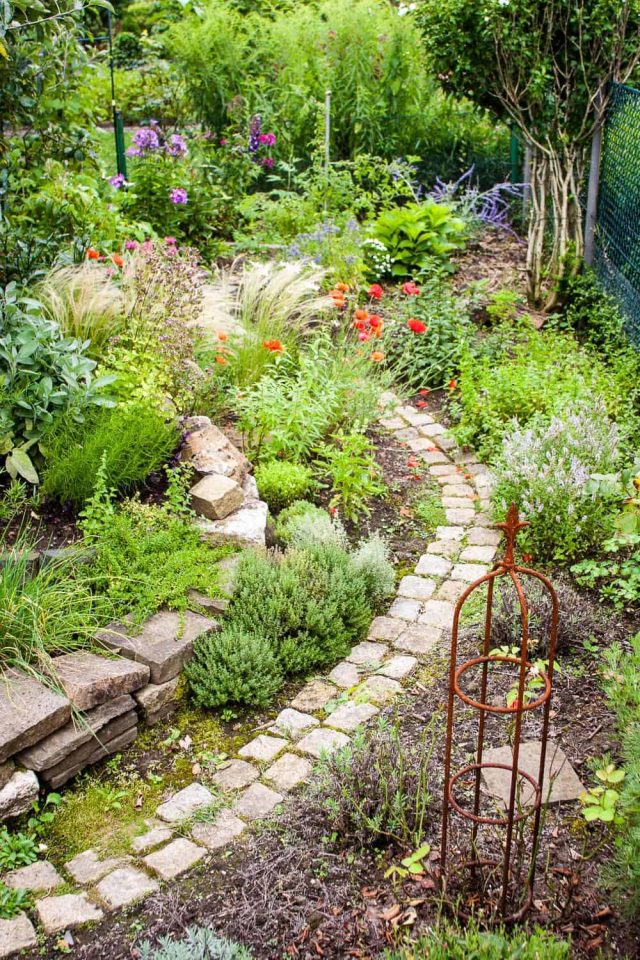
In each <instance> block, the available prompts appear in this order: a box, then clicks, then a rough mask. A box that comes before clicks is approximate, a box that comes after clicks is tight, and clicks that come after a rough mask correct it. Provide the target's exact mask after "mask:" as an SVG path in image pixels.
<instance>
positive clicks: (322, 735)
mask: <svg viewBox="0 0 640 960" xmlns="http://www.w3.org/2000/svg"><path fill="white" fill-rule="evenodd" d="M338 709H339V708H338ZM349 742H350V741H349V737H347V736H345V735H344V733H340V732H339V731H337V730H327V729H326V728H325V727H321V728H320V729H319V730H312V731H311V733H308V734H307V735H306V737H304V738H303V739H302V740H301V741H300V742H299V743H298V749H299V750H301V751H302V752H303V753H308V754H310V756H312V757H319V756H320V755H321V754H323V753H332V752H333V751H334V750H337V749H339V748H340V747H346V746H347V744H348V743H349Z"/></svg>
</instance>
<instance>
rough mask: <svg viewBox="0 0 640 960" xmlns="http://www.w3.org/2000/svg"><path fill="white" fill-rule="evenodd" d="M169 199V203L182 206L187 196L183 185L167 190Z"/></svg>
mask: <svg viewBox="0 0 640 960" xmlns="http://www.w3.org/2000/svg"><path fill="white" fill-rule="evenodd" d="M169 199H170V200H171V203H173V204H175V205H176V206H184V205H185V203H186V202H187V200H188V199H189V197H188V195H187V191H186V190H185V189H184V187H174V188H173V190H171V191H170V192H169Z"/></svg>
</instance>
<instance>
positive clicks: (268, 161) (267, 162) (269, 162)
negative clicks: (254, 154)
mask: <svg viewBox="0 0 640 960" xmlns="http://www.w3.org/2000/svg"><path fill="white" fill-rule="evenodd" d="M260 166H261V167H268V169H269V170H271V167H272V166H273V157H263V158H262V160H261V161H260Z"/></svg>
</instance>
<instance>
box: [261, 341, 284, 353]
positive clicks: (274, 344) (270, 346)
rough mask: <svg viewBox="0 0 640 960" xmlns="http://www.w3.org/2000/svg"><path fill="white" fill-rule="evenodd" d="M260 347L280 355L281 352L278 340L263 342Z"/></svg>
mask: <svg viewBox="0 0 640 960" xmlns="http://www.w3.org/2000/svg"><path fill="white" fill-rule="evenodd" d="M262 346H263V347H266V349H267V350H271V352H272V353H280V352H281V351H282V344H281V343H280V341H279V340H263V342H262Z"/></svg>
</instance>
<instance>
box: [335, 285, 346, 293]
mask: <svg viewBox="0 0 640 960" xmlns="http://www.w3.org/2000/svg"><path fill="white" fill-rule="evenodd" d="M334 289H336V290H339V291H340V293H348V292H349V284H348V283H336V285H335V288H334Z"/></svg>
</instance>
